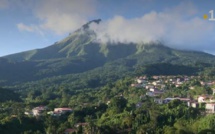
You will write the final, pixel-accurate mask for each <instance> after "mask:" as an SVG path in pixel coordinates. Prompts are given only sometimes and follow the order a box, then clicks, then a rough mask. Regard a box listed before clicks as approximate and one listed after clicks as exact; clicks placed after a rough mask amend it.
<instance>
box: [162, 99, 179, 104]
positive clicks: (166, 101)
mask: <svg viewBox="0 0 215 134" xmlns="http://www.w3.org/2000/svg"><path fill="white" fill-rule="evenodd" d="M175 99H176V98H165V99H164V100H163V103H164V104H166V103H169V102H170V101H172V100H175Z"/></svg>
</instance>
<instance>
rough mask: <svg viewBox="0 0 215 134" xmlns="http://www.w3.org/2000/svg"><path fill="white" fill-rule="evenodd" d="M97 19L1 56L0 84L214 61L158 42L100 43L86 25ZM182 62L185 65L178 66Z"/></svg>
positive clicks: (148, 70) (156, 71) (150, 71)
mask: <svg viewBox="0 0 215 134" xmlns="http://www.w3.org/2000/svg"><path fill="white" fill-rule="evenodd" d="M99 22H100V20H95V21H91V22H89V23H87V24H85V25H84V26H83V27H81V28H80V29H78V30H77V31H75V32H74V33H71V34H70V35H69V36H68V37H66V38H65V39H63V40H61V41H58V42H56V43H54V44H53V45H51V46H49V47H46V48H42V49H36V50H31V51H27V52H22V53H18V54H12V55H8V56H5V57H2V58H1V59H0V74H1V75H0V86H12V85H13V86H14V85H22V84H23V83H29V82H31V83H35V82H36V83H37V82H38V81H43V80H47V79H51V80H54V79H60V80H59V81H60V83H64V82H63V81H65V82H66V81H67V82H69V81H70V80H72V79H76V80H77V79H85V75H87V76H89V77H91V75H95V77H97V78H100V76H101V77H107V79H114V78H121V76H124V74H129V75H131V74H132V73H134V72H135V70H140V68H142V69H143V68H145V71H144V73H146V74H149V75H150V74H166V73H167V74H171V73H173V74H180V73H185V72H189V74H195V73H197V72H198V71H200V70H198V69H199V68H196V67H195V65H196V64H197V63H200V64H209V66H213V64H214V63H215V58H214V56H213V55H210V54H206V53H203V52H194V51H182V50H176V49H172V48H169V47H166V46H164V45H163V44H161V43H148V44H143V43H139V44H134V43H127V44H123V43H99V42H98V41H97V40H96V36H97V35H96V34H95V33H94V31H92V30H90V29H89V25H90V24H91V23H97V24H98V23H99ZM157 63H158V64H157ZM163 63H166V64H165V65H166V66H168V65H169V64H171V65H170V67H171V68H173V69H172V71H170V72H167V71H166V70H165V69H161V68H160V67H159V66H160V65H159V64H163ZM152 64H157V65H158V66H156V65H154V66H151V65H152ZM176 65H177V66H176ZM182 66H186V67H184V68H182V69H179V70H178V68H179V67H182ZM187 66H190V67H187ZM186 69H188V70H186ZM182 70H183V71H182ZM190 70H192V71H190ZM112 74H113V75H115V76H116V77H114V76H112ZM108 76H110V77H108Z"/></svg>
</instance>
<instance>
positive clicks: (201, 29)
mask: <svg viewBox="0 0 215 134" xmlns="http://www.w3.org/2000/svg"><path fill="white" fill-rule="evenodd" d="M197 13H198V12H197V9H195V7H194V6H193V5H192V4H190V3H182V4H181V5H179V6H177V7H174V8H171V9H165V10H164V11H162V12H155V11H152V12H150V13H147V14H144V15H143V16H142V17H139V18H132V19H126V18H124V17H123V16H115V17H114V18H112V19H109V20H108V21H107V22H102V23H101V24H99V25H96V24H93V25H91V28H92V29H93V30H94V31H96V33H97V35H99V36H98V37H97V39H98V40H99V41H102V42H107V41H111V42H135V43H138V42H151V41H156V40H161V41H164V42H165V43H166V44H167V45H169V46H170V47H175V48H183V49H194V50H202V48H209V49H210V48H211V47H212V46H211V45H212V44H210V43H212V42H214V41H215V39H214V37H213V36H214V34H213V33H214V30H215V25H214V23H211V22H209V21H207V20H204V19H203V18H199V17H193V16H197ZM206 42H207V43H208V44H205V43H206Z"/></svg>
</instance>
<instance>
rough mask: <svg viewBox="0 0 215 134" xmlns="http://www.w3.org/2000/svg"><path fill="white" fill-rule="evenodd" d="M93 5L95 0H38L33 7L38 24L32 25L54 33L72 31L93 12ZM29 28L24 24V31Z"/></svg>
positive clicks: (83, 22)
mask: <svg viewBox="0 0 215 134" xmlns="http://www.w3.org/2000/svg"><path fill="white" fill-rule="evenodd" d="M95 6H96V1H95V0H52V1H50V0H39V1H38V3H37V4H36V6H35V7H34V9H33V12H34V15H35V16H36V18H38V20H39V24H33V25H34V26H36V27H37V28H38V29H40V30H49V31H52V32H54V33H56V34H65V33H68V32H72V31H74V30H76V29H77V28H79V27H80V26H81V25H83V24H85V23H86V22H87V20H88V19H89V18H88V17H89V16H92V15H94V14H95ZM31 29H32V26H28V28H27V26H25V30H26V31H32V30H31Z"/></svg>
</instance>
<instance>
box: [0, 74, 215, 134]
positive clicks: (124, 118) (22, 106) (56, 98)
mask: <svg viewBox="0 0 215 134" xmlns="http://www.w3.org/2000/svg"><path fill="white" fill-rule="evenodd" d="M206 79H209V78H206V77H202V78H201V80H206ZM210 79H211V80H212V79H214V78H212V77H211V78H210ZM133 81H134V79H133V78H130V77H125V78H123V79H121V80H117V81H116V82H113V83H111V82H110V83H107V84H106V85H104V86H98V87H97V88H93V87H90V86H89V87H86V88H83V89H82V90H78V91H77V90H74V89H73V88H69V87H67V86H66V85H65V86H61V87H59V88H56V87H55V86H50V87H49V88H46V89H42V90H30V91H29V92H22V102H16V101H15V100H14V101H13V100H6V101H4V102H1V106H2V107H1V114H0V115H1V116H0V133H2V134H4V133H5V134H10V133H11V134H13V133H17V134H19V133H24V134H28V133H29V134H31V133H35V134H41V133H62V132H64V131H65V129H67V128H76V127H75V126H74V125H75V124H77V123H80V122H82V123H83V122H86V123H87V126H84V128H82V127H78V128H76V129H77V133H90V134H96V133H103V134H110V133H112V134H114V133H140V134H144V133H165V134H173V133H174V134H175V133H180V134H186V133H187V134H192V133H193V134H194V133H202V134H204V133H206V132H212V133H214V131H215V126H214V119H215V116H214V115H213V114H212V115H208V116H205V115H204V114H202V109H201V108H200V109H198V108H192V107H187V105H186V104H185V103H183V102H181V101H180V100H174V101H171V102H170V103H168V104H163V105H159V104H156V103H155V102H154V101H153V98H150V97H147V96H144V94H145V92H146V90H144V89H142V88H134V87H131V86H130V85H131V83H132V82H133ZM193 85H194V86H195V89H196V90H195V92H193V90H188V88H189V87H190V86H193ZM167 89H168V92H166V93H165V94H164V97H165V96H166V97H167V96H181V97H187V95H189V96H191V97H195V96H196V95H198V94H203V93H206V94H211V93H212V92H211V88H209V87H208V88H206V87H202V86H201V85H199V84H198V81H196V80H195V79H194V80H192V81H190V82H189V83H186V84H184V85H183V86H182V87H180V88H176V87H171V86H169V87H167ZM187 91H188V92H187ZM14 96H17V95H15V94H14ZM141 96H142V97H141ZM109 101H110V102H109ZM107 102H109V104H107ZM138 103H141V104H142V105H141V106H140V107H137V106H136V104H138ZM39 105H46V106H47V107H48V108H49V109H50V110H52V109H53V108H55V107H71V108H72V109H73V112H72V113H69V114H66V115H63V116H60V117H51V116H50V115H47V114H46V113H44V115H43V116H40V117H38V118H36V117H28V116H26V115H24V111H26V110H27V109H32V108H33V107H36V106H39Z"/></svg>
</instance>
